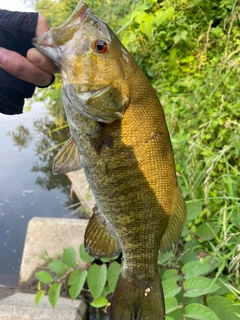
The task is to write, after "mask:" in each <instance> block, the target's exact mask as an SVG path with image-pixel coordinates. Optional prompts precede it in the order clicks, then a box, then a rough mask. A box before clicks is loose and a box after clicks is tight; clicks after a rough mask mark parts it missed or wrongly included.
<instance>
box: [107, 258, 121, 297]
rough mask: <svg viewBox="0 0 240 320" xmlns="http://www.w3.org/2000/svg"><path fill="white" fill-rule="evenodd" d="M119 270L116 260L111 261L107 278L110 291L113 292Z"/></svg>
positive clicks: (119, 266)
mask: <svg viewBox="0 0 240 320" xmlns="http://www.w3.org/2000/svg"><path fill="white" fill-rule="evenodd" d="M120 271H121V265H120V264H119V263H117V262H116V261H114V262H112V263H111V264H110V266H109V267H108V272H107V280H108V285H109V288H110V290H111V292H114V290H115V287H116V284H117V280H118V276H119V273H120Z"/></svg>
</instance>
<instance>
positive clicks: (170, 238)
mask: <svg viewBox="0 0 240 320" xmlns="http://www.w3.org/2000/svg"><path fill="white" fill-rule="evenodd" d="M186 213H187V211H186V205H185V202H184V199H183V196H182V193H181V190H180V188H179V186H177V187H176V189H175V193H174V199H173V205H172V208H171V213H170V217H169V223H168V226H167V229H166V230H165V232H164V234H163V236H162V238H161V242H160V251H161V252H166V251H168V250H171V249H172V246H173V244H174V243H176V242H177V241H178V240H179V238H180V235H181V232H182V228H183V224H184V222H185V220H186Z"/></svg>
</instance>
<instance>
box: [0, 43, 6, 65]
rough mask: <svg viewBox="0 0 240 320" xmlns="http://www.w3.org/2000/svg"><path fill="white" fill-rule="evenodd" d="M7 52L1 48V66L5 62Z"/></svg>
mask: <svg viewBox="0 0 240 320" xmlns="http://www.w3.org/2000/svg"><path fill="white" fill-rule="evenodd" d="M5 59H6V50H5V49H4V48H1V47H0V66H1V65H2V64H3V63H4V62H5Z"/></svg>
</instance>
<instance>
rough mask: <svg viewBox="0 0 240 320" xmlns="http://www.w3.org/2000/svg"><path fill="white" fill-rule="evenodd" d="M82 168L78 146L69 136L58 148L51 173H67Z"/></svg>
mask: <svg viewBox="0 0 240 320" xmlns="http://www.w3.org/2000/svg"><path fill="white" fill-rule="evenodd" d="M81 168H82V165H81V161H80V153H79V151H78V146H77V144H76V142H75V141H74V139H73V138H72V137H71V138H69V139H68V141H67V142H66V143H65V144H64V146H63V147H62V148H61V149H60V151H59V152H58V154H57V156H56V157H55V160H54V163H53V174H59V173H68V172H71V171H76V170H80V169H81Z"/></svg>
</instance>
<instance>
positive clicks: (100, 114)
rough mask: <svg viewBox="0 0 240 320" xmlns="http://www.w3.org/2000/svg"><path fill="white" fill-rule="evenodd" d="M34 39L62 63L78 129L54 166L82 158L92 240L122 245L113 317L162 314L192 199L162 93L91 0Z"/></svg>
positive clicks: (73, 166)
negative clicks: (164, 278)
mask: <svg viewBox="0 0 240 320" xmlns="http://www.w3.org/2000/svg"><path fill="white" fill-rule="evenodd" d="M33 43H34V45H35V46H36V47H37V48H38V49H39V50H40V51H41V52H42V53H44V54H45V55H47V56H48V57H49V58H51V59H53V60H54V62H55V64H56V65H57V66H58V67H59V68H60V71H61V75H62V81H63V91H62V97H63V104H64V108H65V112H66V115H67V119H68V123H69V128H70V132H71V137H70V138H69V140H68V142H67V143H66V145H65V146H64V147H63V148H62V149H61V150H60V152H59V153H58V155H57V157H56V159H55V161H54V165H53V172H54V174H59V173H67V172H70V171H74V170H78V169H80V168H81V167H83V170H84V172H85V174H86V177H87V180H88V183H89V185H90V188H91V190H92V192H93V194H94V197H95V200H96V206H95V207H94V209H93V215H92V217H91V219H90V221H89V223H88V226H87V229H86V232H85V240H84V244H85V249H86V250H87V251H88V252H89V254H90V255H92V256H93V257H97V258H102V257H113V256H116V255H118V254H119V253H120V252H121V251H122V253H123V257H124V267H123V270H122V272H121V274H120V276H119V279H118V282H117V286H116V289H115V292H114V294H113V297H112V301H111V308H110V319H111V320H163V319H164V318H165V308H164V298H163V292H162V285H161V280H160V276H159V272H158V252H159V249H160V251H162V252H165V251H167V250H170V249H171V248H172V246H173V244H174V243H175V242H177V240H178V239H179V237H180V233H181V230H182V226H183V223H184V221H185V216H186V207H185V203H184V200H183V197H182V194H181V191H180V188H179V186H178V183H177V179H176V173H175V165H174V158H173V152H172V146H171V142H170V137H169V133H168V129H167V125H166V121H165V117H164V113H163V109H162V107H161V104H160V102H159V100H158V97H157V95H156V93H155V91H154V89H153V88H152V86H151V84H150V82H149V81H148V79H147V77H146V76H145V75H144V73H143V72H142V71H141V69H140V68H139V67H138V65H137V63H136V62H135V61H134V59H133V58H132V56H131V55H130V54H129V53H128V51H127V50H126V48H124V47H123V45H122V44H121V42H120V41H119V40H118V39H117V37H116V35H115V34H114V33H113V32H112V30H111V29H110V28H109V27H108V26H107V25H106V24H105V23H104V22H103V21H101V20H99V19H98V18H97V17H96V16H95V15H94V14H93V13H92V11H91V10H89V8H88V6H87V5H86V3H84V2H80V3H79V4H78V6H77V7H76V9H75V11H74V12H73V14H72V15H71V16H70V17H69V18H68V19H67V20H66V21H65V22H64V23H63V24H62V25H61V26H59V27H55V28H53V29H51V30H50V31H49V32H47V33H45V34H43V35H42V36H41V37H39V38H37V39H34V40H33ZM98 44H100V46H98ZM102 49H103V51H101V50H102Z"/></svg>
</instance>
